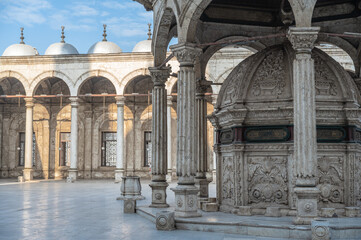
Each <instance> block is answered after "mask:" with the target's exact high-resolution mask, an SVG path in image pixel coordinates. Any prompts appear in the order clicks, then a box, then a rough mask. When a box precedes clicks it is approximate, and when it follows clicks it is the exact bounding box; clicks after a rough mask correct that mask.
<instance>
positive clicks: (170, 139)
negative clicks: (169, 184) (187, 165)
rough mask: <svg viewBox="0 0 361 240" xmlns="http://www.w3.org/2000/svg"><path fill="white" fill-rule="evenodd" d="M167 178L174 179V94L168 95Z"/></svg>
mask: <svg viewBox="0 0 361 240" xmlns="http://www.w3.org/2000/svg"><path fill="white" fill-rule="evenodd" d="M167 147H168V149H167V161H168V164H167V166H168V174H167V179H168V180H169V181H172V153H173V152H172V96H168V97H167Z"/></svg>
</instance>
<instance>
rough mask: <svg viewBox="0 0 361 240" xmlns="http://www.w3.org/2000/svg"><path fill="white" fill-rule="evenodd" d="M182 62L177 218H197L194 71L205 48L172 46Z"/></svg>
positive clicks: (178, 100)
mask: <svg viewBox="0 0 361 240" xmlns="http://www.w3.org/2000/svg"><path fill="white" fill-rule="evenodd" d="M171 50H172V51H173V53H174V55H175V56H176V57H177V59H178V61H179V63H180V70H179V74H178V97H177V114H178V119H177V176H178V186H177V187H176V188H173V189H172V190H173V191H174V193H175V199H176V209H175V214H176V216H178V217H197V216H200V213H198V212H197V193H198V191H199V190H198V188H197V187H195V185H194V177H195V175H196V169H197V162H196V159H195V155H196V148H195V146H196V141H195V139H196V122H195V120H196V117H195V116H196V112H195V89H196V81H195V71H194V63H195V60H196V58H197V57H198V56H199V55H200V54H201V53H202V50H201V49H199V48H196V47H195V45H194V44H190V43H183V44H178V45H174V46H171Z"/></svg>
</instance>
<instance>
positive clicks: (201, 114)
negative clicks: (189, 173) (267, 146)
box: [195, 80, 209, 198]
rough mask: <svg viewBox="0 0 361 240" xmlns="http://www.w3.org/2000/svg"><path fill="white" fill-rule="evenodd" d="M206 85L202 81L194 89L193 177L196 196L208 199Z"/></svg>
mask: <svg viewBox="0 0 361 240" xmlns="http://www.w3.org/2000/svg"><path fill="white" fill-rule="evenodd" d="M206 90H207V86H206V85H202V80H199V81H197V87H196V134H197V137H196V141H197V144H196V146H197V149H196V161H197V173H196V177H195V183H196V186H197V187H198V188H199V194H198V196H199V197H200V198H208V185H209V181H208V180H207V177H206V173H207V101H206V98H205V92H206Z"/></svg>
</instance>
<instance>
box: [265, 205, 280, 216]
mask: <svg viewBox="0 0 361 240" xmlns="http://www.w3.org/2000/svg"><path fill="white" fill-rule="evenodd" d="M265 216H266V217H281V216H282V215H281V210H280V208H279V207H267V208H266V214H265Z"/></svg>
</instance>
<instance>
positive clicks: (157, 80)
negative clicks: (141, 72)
mask: <svg viewBox="0 0 361 240" xmlns="http://www.w3.org/2000/svg"><path fill="white" fill-rule="evenodd" d="M148 69H149V72H150V76H151V77H152V81H153V83H154V86H163V85H164V83H165V82H166V81H167V79H168V78H169V76H170V73H171V71H172V70H171V67H170V66H169V65H168V66H166V67H149V68H148Z"/></svg>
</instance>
